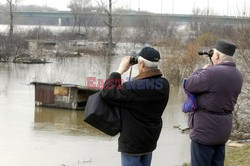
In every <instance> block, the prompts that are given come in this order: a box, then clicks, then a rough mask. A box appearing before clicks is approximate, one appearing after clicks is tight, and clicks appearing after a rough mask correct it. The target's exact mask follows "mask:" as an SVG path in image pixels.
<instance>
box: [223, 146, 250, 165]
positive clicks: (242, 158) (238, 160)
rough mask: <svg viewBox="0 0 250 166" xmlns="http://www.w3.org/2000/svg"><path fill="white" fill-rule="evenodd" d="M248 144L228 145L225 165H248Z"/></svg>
mask: <svg viewBox="0 0 250 166" xmlns="http://www.w3.org/2000/svg"><path fill="white" fill-rule="evenodd" d="M249 161H250V144H247V145H245V146H243V147H241V148H232V147H228V149H227V154H226V161H225V166H249Z"/></svg>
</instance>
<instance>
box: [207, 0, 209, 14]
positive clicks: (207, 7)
mask: <svg viewBox="0 0 250 166" xmlns="http://www.w3.org/2000/svg"><path fill="white" fill-rule="evenodd" d="M207 15H209V0H207Z"/></svg>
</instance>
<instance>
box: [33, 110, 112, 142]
mask: <svg viewBox="0 0 250 166" xmlns="http://www.w3.org/2000/svg"><path fill="white" fill-rule="evenodd" d="M83 113H84V112H83V111H75V110H67V109H56V108H47V107H35V116H34V122H35V125H34V130H41V131H50V132H56V133H61V134H65V135H76V136H77V135H78V136H95V137H102V138H106V139H109V138H110V137H109V136H107V135H105V134H103V133H102V132H100V131H99V130H97V129H95V128H93V127H92V126H90V125H88V124H87V123H85V122H84V121H83Z"/></svg>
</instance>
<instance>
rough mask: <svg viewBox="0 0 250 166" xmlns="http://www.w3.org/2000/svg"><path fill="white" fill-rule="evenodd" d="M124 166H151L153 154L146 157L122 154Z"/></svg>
mask: <svg viewBox="0 0 250 166" xmlns="http://www.w3.org/2000/svg"><path fill="white" fill-rule="evenodd" d="M121 160H122V166H150V165H151V160H152V153H148V154H145V155H141V156H139V155H128V154H124V153H121Z"/></svg>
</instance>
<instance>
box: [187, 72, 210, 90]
mask: <svg viewBox="0 0 250 166" xmlns="http://www.w3.org/2000/svg"><path fill="white" fill-rule="evenodd" d="M185 87H186V89H187V90H188V91H189V92H190V93H193V94H197V93H202V92H207V91H209V89H210V78H209V70H208V69H198V70H197V71H195V72H194V73H193V74H192V75H191V76H189V77H188V78H187V79H186V84H185Z"/></svg>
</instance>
